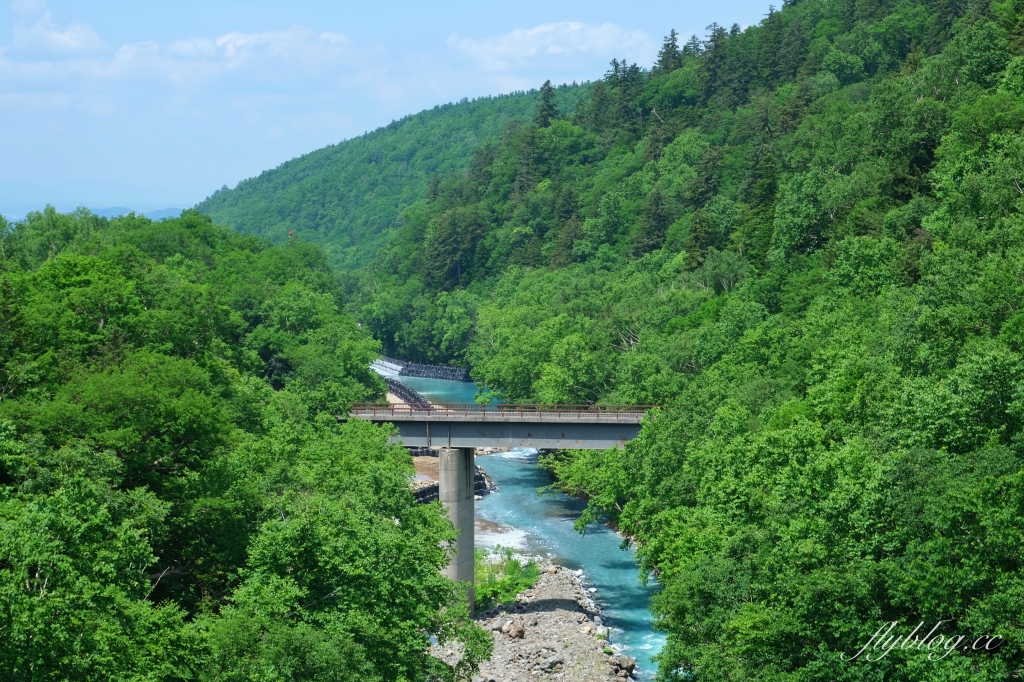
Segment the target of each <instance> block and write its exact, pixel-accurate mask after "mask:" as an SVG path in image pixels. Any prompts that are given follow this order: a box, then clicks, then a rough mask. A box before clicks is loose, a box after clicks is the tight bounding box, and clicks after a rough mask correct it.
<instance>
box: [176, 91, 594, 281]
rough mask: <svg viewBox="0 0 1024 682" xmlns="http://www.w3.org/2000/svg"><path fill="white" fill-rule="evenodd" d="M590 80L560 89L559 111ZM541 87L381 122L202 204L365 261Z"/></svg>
mask: <svg viewBox="0 0 1024 682" xmlns="http://www.w3.org/2000/svg"><path fill="white" fill-rule="evenodd" d="M588 91H589V85H586V84H585V85H567V86H560V87H559V88H557V90H556V92H557V102H558V105H559V107H560V108H561V109H562V110H563V111H566V110H569V109H571V108H572V106H573V104H574V103H575V101H576V99H577V98H578V97H581V96H584V95H585V94H586V92H588ZM536 106H537V91H535V90H531V91H529V92H516V93H512V94H509V95H500V96H496V97H482V98H479V99H475V100H467V99H463V100H462V101H460V102H458V103H453V104H445V105H441V106H436V107H434V108H433V109H427V110H425V111H421V112H419V113H418V114H412V115H409V116H406V117H404V118H402V119H400V120H397V121H394V122H392V123H391V124H389V125H387V126H384V127H382V128H378V129H377V130H375V131H373V132H370V133H367V134H365V135H361V136H359V137H356V138H353V139H351V140H346V141H344V142H339V143H338V144H335V145H330V146H328V147H324V148H322V149H318V150H316V151H313V152H310V153H308V154H304V155H303V156H300V157H298V158H295V159H292V160H290V161H286V162H285V163H282V164H281V165H280V166H278V167H277V168H274V169H272V170H267V171H264V172H263V173H261V174H260V175H259V176H257V177H254V178H249V179H247V180H243V181H241V182H240V183H238V186H237V187H235V188H234V189H229V188H228V187H226V186H225V187H223V188H221V189H220V190H218V191H217V192H214V193H213V194H212V195H211V196H210V197H208V198H207V199H205V200H204V201H202V202H200V203H199V204H198V205H197V206H196V208H197V209H198V210H199V211H200V212H201V213H204V214H207V215H209V216H210V217H211V218H213V220H214V222H216V223H218V224H223V225H229V226H231V227H232V228H234V229H236V230H238V231H239V232H243V233H245V234H255V235H259V236H261V237H265V238H268V239H270V240H272V241H274V242H277V243H281V242H283V241H285V240H287V238H288V233H289V232H292V231H294V232H295V234H296V235H297V236H298V237H299V238H300V239H302V240H303V241H310V242H315V243H318V244H320V245H321V246H322V247H323V248H324V250H325V251H326V252H327V254H328V257H329V259H330V262H331V264H332V265H333V266H335V267H337V268H342V269H350V268H355V267H359V266H362V265H365V264H366V263H368V262H369V261H370V259H371V258H372V257H373V256H374V254H376V252H377V250H378V249H379V248H380V247H381V246H382V245H383V244H385V243H387V241H388V238H389V234H390V233H391V231H392V229H393V228H395V227H397V226H398V225H397V223H396V221H397V220H398V219H399V214H400V213H401V211H402V210H403V209H404V208H405V207H406V206H408V205H410V204H411V203H412V202H414V201H415V200H417V199H420V198H422V197H423V196H424V195H425V193H426V191H427V186H428V183H429V181H430V178H431V177H432V176H433V175H434V174H435V173H438V174H441V175H444V174H446V173H447V172H449V171H451V170H453V169H457V168H462V167H464V166H465V165H466V164H467V163H468V162H469V160H470V158H471V157H472V155H473V153H474V152H475V151H476V150H477V149H478V148H479V147H480V146H481V145H482V144H483V143H484V142H485V141H486V140H487V139H488V138H491V139H497V138H498V137H500V136H501V135H502V134H503V133H504V132H505V128H506V127H507V126H508V123H509V121H511V120H512V119H514V118H519V119H528V118H529V117H531V116H533V113H534V111H535V110H536Z"/></svg>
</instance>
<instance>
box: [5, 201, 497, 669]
mask: <svg viewBox="0 0 1024 682" xmlns="http://www.w3.org/2000/svg"><path fill="white" fill-rule="evenodd" d="M0 237H2V239H3V241H2V243H0V245H2V247H3V248H2V253H3V261H2V263H0V328H2V329H3V333H2V335H0V387H2V388H0V605H2V606H0V677H3V678H4V679H11V680H29V679H81V680H141V679H147V680H158V679H159V680H178V679H181V680H186V679H187V680H309V679H337V680H349V679H352V678H353V676H358V677H359V678H361V679H367V680H424V679H432V680H455V679H457V678H458V679H466V678H468V677H469V676H471V675H472V673H473V672H474V671H475V670H476V669H477V667H478V665H479V662H480V661H481V660H483V659H484V658H485V657H486V656H487V655H489V652H490V646H491V642H490V638H489V637H488V635H487V634H486V633H484V632H483V631H482V630H480V629H479V628H478V627H476V626H475V625H474V624H473V623H472V621H471V620H470V619H469V618H468V613H467V605H466V604H465V603H464V595H463V596H460V595H459V594H458V593H457V592H456V591H455V585H454V584H453V583H452V582H451V581H450V580H448V579H446V578H444V577H443V576H442V575H441V574H440V568H441V567H442V566H444V565H445V564H446V563H447V560H448V551H447V549H446V547H447V543H448V541H450V540H452V539H453V538H454V530H453V529H452V527H451V525H450V523H449V522H448V521H447V520H446V519H445V518H444V516H443V515H442V513H441V509H440V507H439V506H438V505H417V504H415V502H414V500H413V497H412V493H411V491H410V488H409V480H410V477H411V476H412V473H413V472H412V467H411V462H410V460H409V457H408V454H407V453H406V452H405V450H403V449H401V448H398V447H394V446H388V445H387V444H386V441H387V433H386V431H385V430H383V429H380V428H378V427H375V426H372V425H370V424H368V423H366V422H354V423H347V424H344V425H339V423H338V421H337V415H338V414H341V413H343V412H344V411H345V410H346V409H347V407H348V405H349V404H351V402H353V401H358V400H366V399H369V398H373V397H378V396H380V395H381V393H382V392H383V386H382V385H381V382H380V379H379V378H376V377H375V376H374V375H373V374H372V373H371V372H370V371H369V369H368V364H369V362H370V361H372V360H373V359H374V358H375V357H376V356H377V354H378V352H379V345H378V344H377V343H376V342H375V341H374V340H373V339H372V338H371V337H370V336H369V334H368V333H366V332H365V331H363V330H361V329H359V328H358V326H357V325H356V323H355V322H354V321H353V320H352V319H351V317H349V316H347V315H346V314H344V313H343V312H342V311H341V309H340V305H341V304H342V302H343V298H342V294H341V292H340V290H339V289H338V286H337V284H336V282H335V279H334V277H333V274H332V273H331V271H330V269H329V268H328V266H327V265H326V260H325V258H324V255H323V254H322V253H321V252H320V251H319V249H317V248H316V247H311V246H309V245H303V244H301V243H297V242H293V243H290V244H289V245H287V246H285V247H273V246H271V245H270V244H269V243H267V242H263V241H259V240H256V239H253V238H249V237H242V236H240V235H237V234H235V233H232V232H230V231H229V230H227V229H225V228H219V227H215V226H214V225H212V224H211V223H210V221H209V219H207V218H205V217H203V216H200V215H198V214H196V213H194V212H186V213H185V214H183V215H182V217H181V218H179V219H176V220H168V221H163V222H161V223H158V224H157V223H152V222H151V221H149V220H148V219H145V218H139V217H136V216H127V217H125V218H121V219H116V220H113V221H109V220H105V219H101V218H97V217H96V216H93V215H91V214H89V213H88V212H87V211H85V210H80V211H77V212H76V213H73V214H68V215H61V214H58V213H56V212H55V211H53V209H51V208H47V209H46V210H45V211H44V212H42V213H33V214H30V215H29V217H28V218H27V219H26V220H25V221H23V222H21V223H17V224H15V225H13V226H10V225H5V226H4V232H3V233H2V234H0ZM453 316H455V315H454V313H453ZM431 636H434V637H436V638H437V640H438V641H440V642H446V641H456V640H457V641H459V642H462V644H463V647H464V651H465V655H464V656H463V659H462V662H461V663H459V665H458V666H456V667H452V666H449V665H447V664H445V663H443V662H442V661H440V660H438V659H435V658H433V657H431V656H430V655H429V653H428V650H429V646H430V639H429V638H430V637H431Z"/></svg>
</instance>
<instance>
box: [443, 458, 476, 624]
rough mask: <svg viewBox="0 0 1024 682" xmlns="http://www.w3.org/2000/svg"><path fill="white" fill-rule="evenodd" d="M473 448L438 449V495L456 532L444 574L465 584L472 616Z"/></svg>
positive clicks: (474, 469) (474, 463) (474, 471)
mask: <svg viewBox="0 0 1024 682" xmlns="http://www.w3.org/2000/svg"><path fill="white" fill-rule="evenodd" d="M475 454H476V449H475V448H441V449H440V462H439V463H438V464H439V474H440V475H439V479H440V480H439V481H438V496H439V497H440V499H441V504H443V505H444V506H445V507H446V508H447V509H448V518H449V519H450V520H451V522H452V524H453V525H454V526H455V530H457V531H458V532H459V537H458V538H457V539H456V540H455V555H454V556H453V557H452V561H451V563H450V564H448V566H446V567H445V569H444V574H445V575H446V576H448V577H449V578H451V579H452V580H455V581H457V582H466V583H469V585H470V589H469V612H470V614H472V613H473V545H474V537H473V536H474V534H473V521H474V518H473V516H474V515H473V492H474V491H473V482H474V479H475V474H476V462H475V461H474V455H475Z"/></svg>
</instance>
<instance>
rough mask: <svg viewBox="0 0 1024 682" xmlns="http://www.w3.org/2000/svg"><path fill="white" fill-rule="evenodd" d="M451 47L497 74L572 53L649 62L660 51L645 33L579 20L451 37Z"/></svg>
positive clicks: (449, 41)
mask: <svg viewBox="0 0 1024 682" xmlns="http://www.w3.org/2000/svg"><path fill="white" fill-rule="evenodd" d="M448 45H449V47H452V48H454V49H456V50H458V51H459V52H462V53H463V54H466V55H468V56H470V57H472V58H474V59H476V60H477V61H478V62H479V64H480V66H481V67H483V68H485V69H489V70H494V71H504V70H508V69H512V68H515V67H519V66H523V65H525V64H527V63H529V62H531V61H533V60H536V59H537V58H544V57H547V58H549V59H550V58H551V56H556V57H567V56H572V55H573V54H590V55H604V56H608V57H612V56H624V57H626V58H628V59H631V60H635V61H640V62H643V63H646V62H648V61H650V60H651V58H652V57H653V55H654V54H655V53H656V52H657V49H658V44H657V43H656V42H655V41H653V40H651V38H650V37H648V36H647V34H646V33H644V32H643V31H627V30H625V29H623V28H621V27H619V26H616V25H615V24H607V23H606V24H601V25H600V26H597V25H592V24H583V23H580V22H578V21H560V22H557V23H552V24H541V25H540V26H534V27H533V28H526V29H523V28H517V29H515V30H513V31H509V32H508V33H505V34H503V35H500V36H494V37H491V38H481V39H474V38H464V37H461V36H459V35H458V34H452V35H451V36H449V38H448Z"/></svg>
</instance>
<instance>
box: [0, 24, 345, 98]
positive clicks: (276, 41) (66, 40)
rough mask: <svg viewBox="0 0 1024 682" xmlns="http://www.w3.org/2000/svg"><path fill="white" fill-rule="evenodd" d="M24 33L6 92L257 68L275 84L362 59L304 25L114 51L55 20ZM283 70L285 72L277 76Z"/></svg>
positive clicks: (3, 68) (8, 56)
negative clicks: (16, 86)
mask: <svg viewBox="0 0 1024 682" xmlns="http://www.w3.org/2000/svg"><path fill="white" fill-rule="evenodd" d="M41 27H42V28H41ZM47 27H50V28H52V30H49V29H47V30H48V31H49V32H48V33H47V32H46V31H44V30H43V29H45V28H47ZM17 30H20V31H21V33H16V37H17V40H16V42H15V44H14V45H13V49H12V47H0V88H2V87H3V86H4V85H10V84H12V83H13V82H17V81H20V82H22V83H25V84H31V85H32V86H33V87H36V86H39V85H42V84H44V83H45V82H46V81H47V80H49V81H51V82H52V81H59V82H62V83H64V84H67V81H68V79H69V78H70V79H72V80H73V81H77V82H79V83H87V82H89V81H111V80H133V79H139V78H158V79H162V80H165V81H170V82H172V83H175V84H177V85H181V86H188V85H193V84H197V83H200V82H204V81H209V80H210V79H211V78H216V77H218V76H222V75H225V74H228V73H231V72H236V71H240V70H243V69H245V68H246V67H249V66H253V65H255V64H257V63H258V64H260V65H261V66H260V69H261V70H260V75H261V77H271V78H272V77H274V76H275V75H278V76H280V75H283V76H284V77H288V76H290V75H293V74H294V71H295V69H296V68H299V69H305V70H310V69H313V70H315V69H318V68H321V67H324V66H328V65H337V64H338V63H339V62H358V61H359V58H360V55H359V54H357V53H356V51H355V50H353V48H352V44H351V41H350V40H349V39H348V38H347V37H346V36H344V35H342V34H340V33H331V32H322V33H317V32H315V31H313V30H311V29H309V28H305V27H302V26H293V27H292V28H289V29H286V30H283V31H267V32H262V33H241V32H237V31H233V32H230V33H226V34H224V35H222V36H220V37H218V38H209V37H201V36H200V37H193V38H187V39H182V40H176V41H173V42H170V43H168V44H164V45H162V44H160V43H157V42H153V41H145V42H138V43H128V44H125V45H122V46H121V47H119V48H117V49H116V50H114V51H113V52H111V51H110V49H109V48H108V47H107V46H106V44H105V43H104V42H103V41H102V39H101V38H100V37H99V36H98V35H97V34H96V33H95V32H93V31H92V29H91V28H88V26H86V25H85V24H72V25H71V26H69V27H68V28H67V29H66V30H58V29H56V28H53V27H52V21H51V19H50V18H49V13H46V15H45V16H44V19H43V20H41V21H40V22H36V23H35V24H33V25H31V26H30V27H28V28H24V27H23V28H21V29H17ZM42 47H45V48H46V49H45V50H43V49H41V48H42ZM98 52H102V53H100V54H97V53H98ZM275 64H276V65H278V66H279V67H282V68H281V69H275V68H274V65H275Z"/></svg>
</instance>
